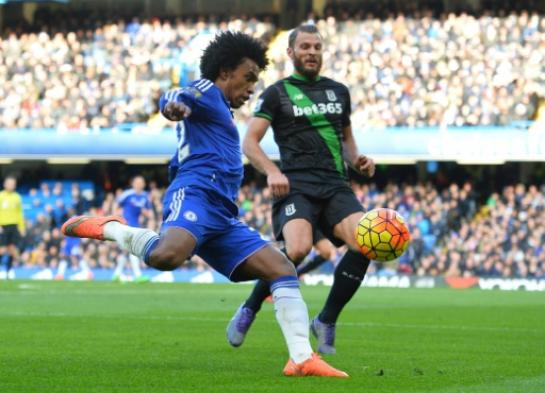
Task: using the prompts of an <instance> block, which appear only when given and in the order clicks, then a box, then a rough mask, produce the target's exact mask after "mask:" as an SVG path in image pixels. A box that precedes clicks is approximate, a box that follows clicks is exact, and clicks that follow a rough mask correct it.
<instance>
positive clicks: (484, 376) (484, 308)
mask: <svg viewBox="0 0 545 393" xmlns="http://www.w3.org/2000/svg"><path fill="white" fill-rule="evenodd" d="M249 290H250V287H249V286H247V285H182V284H143V285H142V284H140V285H136V284H126V285H121V284H111V283H66V282H60V283H59V282H20V281H19V282H0V392H6V393H7V392H80V391H81V392H83V391H85V392H205V393H208V392H221V393H228V392H255V393H261V392H275V393H280V392H282V393H283V392H331V393H337V392H396V393H398V392H442V393H447V392H448V393H451V392H479V393H480V392H490V393H492V392H494V393H498V392H509V393H512V392H524V393H528V392H544V391H545V296H544V294H543V293H529V292H498V291H490V292H484V291H477V290H466V291H456V290H449V289H434V290H429V289H427V290H426V289H422V290H416V289H410V290H407V289H371V288H363V289H362V290H360V291H359V292H358V294H357V295H356V296H355V298H354V299H353V300H352V302H351V303H350V304H349V306H348V307H347V309H346V310H345V312H344V313H343V315H342V317H341V321H340V323H339V327H338V334H337V351H338V354H337V355H336V356H331V357H328V360H329V361H330V362H331V363H332V364H333V365H335V366H336V367H339V368H341V369H343V370H346V371H348V372H349V373H350V375H351V377H350V378H349V379H347V380H338V379H324V378H286V377H283V376H282V375H281V371H282V368H283V366H284V364H285V362H286V360H287V350H286V348H285V345H284V341H283V338H282V336H281V334H280V329H279V328H278V326H277V325H276V322H275V319H274V314H273V311H272V306H271V305H269V304H266V305H265V306H264V309H263V311H262V312H261V314H260V315H259V318H258V319H257V320H256V323H255V324H254V326H253V328H252V330H251V332H250V335H249V336H248V338H247V341H246V343H245V344H244V346H243V347H241V348H239V349H233V348H231V347H229V345H227V342H226V341H225V333H224V332H225V325H226V323H227V321H228V319H229V318H230V317H231V314H232V313H233V312H234V310H235V309H236V307H237V306H238V305H239V303H240V302H241V300H242V299H243V298H244V297H245V296H246V295H247V294H248V292H249ZM327 291H328V288H325V287H304V288H303V292H304V296H305V298H306V300H307V303H308V305H309V308H310V311H311V313H312V314H314V313H316V312H317V311H318V310H319V308H320V307H321V305H322V304H323V301H324V300H325V297H326V294H327Z"/></svg>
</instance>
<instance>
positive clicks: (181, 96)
mask: <svg viewBox="0 0 545 393" xmlns="http://www.w3.org/2000/svg"><path fill="white" fill-rule="evenodd" d="M198 95H200V93H199V91H198V90H197V89H196V88H194V87H183V88H181V89H175V90H169V91H167V92H166V93H165V94H163V95H162V96H161V99H160V100H159V108H160V109H161V112H163V109H164V108H165V105H166V104H168V103H169V102H183V103H184V104H185V105H187V106H188V107H189V108H190V109H191V110H194V109H195V101H196V99H197V96H198Z"/></svg>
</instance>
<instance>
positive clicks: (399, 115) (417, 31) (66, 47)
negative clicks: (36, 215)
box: [0, 12, 545, 130]
mask: <svg viewBox="0 0 545 393" xmlns="http://www.w3.org/2000/svg"><path fill="white" fill-rule="evenodd" d="M355 15H356V16H357V15H358V14H355ZM371 15H372V14H371ZM337 18H338V19H337ZM337 18H335V17H334V16H329V17H327V18H326V19H320V20H317V21H316V23H317V25H318V27H319V29H320V31H321V32H322V33H323V36H324V39H325V44H326V45H325V49H326V50H325V53H324V68H325V70H326V71H325V74H326V75H329V76H331V77H333V78H335V79H339V80H343V81H345V82H346V83H347V85H348V86H349V87H350V89H351V91H352V97H353V103H352V104H353V107H354V111H353V112H354V113H353V121H354V123H355V124H357V125H358V126H359V127H386V126H438V125H456V126H462V125H481V126H486V125H505V124H511V123H513V122H517V121H526V120H529V119H533V118H535V115H536V113H537V111H538V109H539V107H540V105H542V101H540V97H541V98H543V97H545V74H544V72H543V69H542V67H541V64H543V62H545V58H544V57H545V51H544V50H542V49H543V48H542V45H543V44H542V43H543V42H545V18H544V17H543V16H542V15H539V14H537V13H528V12H520V13H511V14H508V15H504V16H496V15H492V14H486V13H485V14H484V15H481V16H479V17H475V16H472V15H470V14H465V13H461V14H453V13H451V14H443V15H440V16H439V17H437V18H435V17H433V16H432V15H431V13H425V14H424V15H421V16H414V17H412V16H406V15H404V14H397V15H395V16H392V15H390V16H388V17H386V18H385V19H378V18H374V17H367V18H364V19H361V20H360V19H355V18H352V19H348V20H345V18H342V17H340V16H338V17H337ZM226 28H232V29H238V30H242V31H245V32H248V33H251V34H253V35H255V36H257V37H261V38H263V39H264V40H266V41H269V40H271V41H270V42H271V49H270V55H271V56H270V57H271V58H272V60H273V64H272V65H271V66H270V67H269V70H268V71H267V72H266V73H265V74H264V76H263V81H262V82H261V87H262V86H263V85H269V84H270V83H271V82H273V81H275V80H277V79H278V78H280V77H283V76H286V75H288V74H289V73H291V71H292V70H291V65H290V62H289V61H288V59H287V56H286V51H285V47H286V44H287V38H286V33H285V32H284V33H280V34H278V35H275V32H276V31H277V29H276V27H275V25H274V24H273V23H271V22H269V21H258V20H256V19H251V18H250V19H248V18H246V19H237V18H233V19H232V20H230V21H226V22H221V21H214V20H209V21H204V20H201V21H197V22H190V21H182V20H177V21H174V22H170V21H161V20H158V19H152V20H143V21H141V22H140V21H138V20H134V21H131V22H129V23H125V22H109V23H102V24H100V23H98V25H97V26H96V27H95V28H92V29H91V28H88V29H78V30H73V31H52V30H51V29H49V32H47V31H48V29H47V28H42V31H41V32H38V33H21V34H16V33H10V34H9V35H8V36H7V37H4V38H2V39H1V40H0V48H1V50H2V57H1V58H0V92H1V93H2V94H1V97H2V99H0V128H14V129H15V128H56V129H59V130H87V129H95V128H112V127H118V128H126V129H130V128H131V125H133V124H134V123H143V122H149V123H151V124H154V125H157V124H158V125H159V126H164V125H165V123H163V122H162V121H161V120H159V117H158V116H156V113H157V98H158V96H159V92H160V91H162V90H165V89H167V88H169V87H170V86H172V85H177V84H180V83H181V84H182V85H183V84H184V83H187V81H188V80H191V79H192V78H193V77H195V76H196V74H197V72H198V71H197V61H198V58H199V56H200V48H201V47H202V44H203V42H207V40H208V39H209V38H210V37H211V36H212V35H213V34H214V32H215V31H217V30H219V29H226ZM355 58H357V59H358V61H357V62H356V61H353V59H355ZM259 89H260V86H258V90H259ZM241 112H242V113H241V115H240V116H239V119H240V120H241V121H244V120H245V119H247V118H248V116H249V114H250V107H247V108H245V109H243V110H242V111H241Z"/></svg>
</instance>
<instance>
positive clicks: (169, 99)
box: [159, 89, 191, 121]
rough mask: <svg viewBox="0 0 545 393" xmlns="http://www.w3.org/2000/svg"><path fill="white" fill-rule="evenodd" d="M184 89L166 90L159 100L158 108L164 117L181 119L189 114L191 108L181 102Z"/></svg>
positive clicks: (171, 119)
mask: <svg viewBox="0 0 545 393" xmlns="http://www.w3.org/2000/svg"><path fill="white" fill-rule="evenodd" d="M183 93H184V90H183V89H178V90H171V91H167V92H166V93H165V94H163V95H162V96H161V99H160V100H159V108H160V109H161V113H162V115H163V116H164V117H166V118H167V119H168V120H170V121H181V120H183V119H185V118H186V117H188V116H189V115H191V108H190V107H189V106H188V105H187V104H185V103H184V102H182V100H183V99H184V98H185V96H184V94H183Z"/></svg>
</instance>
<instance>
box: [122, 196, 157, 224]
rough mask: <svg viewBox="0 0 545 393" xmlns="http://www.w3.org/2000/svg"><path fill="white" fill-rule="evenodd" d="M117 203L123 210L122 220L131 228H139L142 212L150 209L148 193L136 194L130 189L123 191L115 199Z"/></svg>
mask: <svg viewBox="0 0 545 393" xmlns="http://www.w3.org/2000/svg"><path fill="white" fill-rule="evenodd" d="M117 203H118V204H119V206H121V207H122V208H123V218H125V220H127V223H128V224H129V225H130V226H131V227H137V226H139V221H140V215H141V214H142V210H143V209H150V208H151V203H150V199H149V195H148V193H147V192H145V191H144V192H141V193H140V194H137V193H136V191H134V190H132V189H130V190H126V191H124V192H123V194H121V195H120V196H119V198H117Z"/></svg>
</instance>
